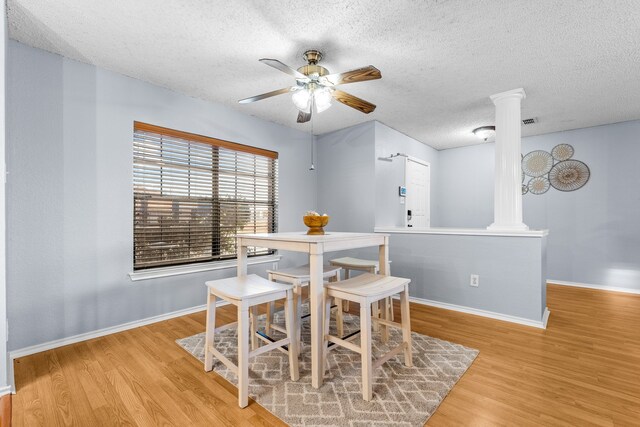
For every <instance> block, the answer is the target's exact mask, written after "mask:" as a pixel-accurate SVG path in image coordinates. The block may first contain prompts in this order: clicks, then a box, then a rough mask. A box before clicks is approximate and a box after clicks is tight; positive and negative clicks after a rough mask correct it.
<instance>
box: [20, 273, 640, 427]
mask: <svg viewBox="0 0 640 427" xmlns="http://www.w3.org/2000/svg"><path fill="white" fill-rule="evenodd" d="M547 289H548V292H547V303H548V305H549V308H550V310H551V318H550V320H549V325H548V329H547V330H539V329H535V328H530V327H526V326H522V325H516V324H511V323H506V322H501V321H497V320H493V319H487V318H482V317H478V316H473V315H468V314H463V313H459V312H453V311H449V310H444V309H439V308H434V307H427V306H423V305H418V304H412V305H411V321H412V329H413V330H414V331H416V332H419V333H422V334H426V335H430V336H432V337H435V338H439V339H443V340H447V341H453V342H456V343H458V344H462V345H466V346H469V347H473V348H477V349H479V350H480V355H479V356H478V358H477V359H476V361H475V362H474V363H473V365H472V366H471V367H470V369H469V370H468V371H467V373H466V374H465V375H464V376H463V377H462V379H461V380H460V381H459V383H458V384H456V386H455V387H454V389H453V390H452V391H451V393H450V394H449V395H448V396H447V397H446V398H445V399H444V401H443V402H442V404H441V405H440V407H439V408H438V410H437V411H436V412H435V414H434V415H433V416H432V417H431V419H430V420H429V421H428V423H427V424H428V425H430V426H469V425H472V426H519V427H520V426H524V427H527V426H538V425H544V426H576V425H579V426H591V425H592V426H613V425H615V426H618V425H621V426H627V425H628V426H634V425H635V426H638V425H640V422H638V421H639V420H640V332H639V331H640V296H637V295H628V294H620V293H612V292H603V291H597V290H590V289H580V288H570V287H564V286H554V285H549V286H548V288H547ZM396 308H397V309H396V310H395V312H396V315H397V316H398V318H399V317H400V316H399V313H400V310H399V308H398V306H397V305H396ZM351 310H352V312H357V310H358V307H357V305H356V304H352V307H351ZM216 314H217V319H216V320H217V323H218V326H220V325H222V324H224V323H228V322H233V321H235V318H236V313H235V310H234V308H233V307H230V306H227V307H221V308H220V309H219V310H218V311H217V313H216ZM204 325H205V313H204V312H198V313H193V314H189V315H187V316H183V317H181V318H176V319H171V320H167V321H163V322H159V323H155V324H151V325H147V326H144V327H141V328H136V329H133V330H130V331H125V332H121V333H119V334H114V335H110V336H106V337H102V338H96V339H93V340H90V341H86V342H81V343H78V344H73V345H71V346H67V347H63V348H59V349H55V350H50V351H48V352H43V353H39V354H35V355H32V356H28V357H23V358H20V359H18V360H16V361H15V364H14V369H15V376H16V386H17V389H18V393H17V394H16V396H14V399H13V422H14V425H16V426H39V425H42V426H51V425H54V426H55V425H68V424H74V423H75V424H79V425H99V426H101V425H104V426H113V425H131V426H146V425H154V426H155V425H176V426H179V425H193V426H209V425H220V426H266V425H268V426H273V425H284V423H282V421H281V420H279V419H278V418H276V417H275V416H274V415H273V414H271V413H269V412H268V411H267V410H266V409H264V408H263V407H261V406H260V405H258V404H257V403H256V402H253V401H250V404H249V406H248V407H247V408H245V409H240V408H239V407H238V405H237V389H236V388H235V386H233V385H232V384H231V383H229V382H228V381H226V380H225V379H224V378H222V377H220V376H219V375H217V374H215V373H214V372H208V373H205V372H204V369H203V367H202V363H201V362H199V361H198V360H196V359H195V358H193V357H191V356H190V355H188V354H187V353H186V352H185V351H184V350H182V349H181V348H180V347H178V346H177V345H176V343H175V340H176V339H178V338H183V337H185V336H189V335H193V334H196V333H199V332H202V331H204ZM89 412H91V414H89Z"/></svg>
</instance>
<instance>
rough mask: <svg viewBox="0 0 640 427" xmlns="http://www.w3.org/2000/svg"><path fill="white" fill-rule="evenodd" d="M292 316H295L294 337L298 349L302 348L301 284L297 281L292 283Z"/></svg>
mask: <svg viewBox="0 0 640 427" xmlns="http://www.w3.org/2000/svg"><path fill="white" fill-rule="evenodd" d="M293 299H294V301H293V316H294V317H295V318H296V329H295V332H296V338H297V340H298V351H300V349H302V284H301V283H299V282H296V283H294V285H293Z"/></svg>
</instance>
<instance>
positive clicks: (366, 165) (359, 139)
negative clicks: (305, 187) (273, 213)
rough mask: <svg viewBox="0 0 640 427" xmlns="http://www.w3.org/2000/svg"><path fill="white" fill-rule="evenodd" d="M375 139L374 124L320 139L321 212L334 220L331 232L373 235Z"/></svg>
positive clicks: (353, 127)
mask: <svg viewBox="0 0 640 427" xmlns="http://www.w3.org/2000/svg"><path fill="white" fill-rule="evenodd" d="M374 138H375V122H366V123H362V124H360V125H357V126H352V127H349V128H346V129H341V130H338V131H335V132H331V133H327V134H324V135H320V136H318V137H317V152H318V165H317V174H318V187H317V194H318V209H319V210H320V214H322V213H327V214H328V215H329V216H330V217H331V219H330V221H329V224H328V226H327V227H326V229H327V230H329V231H331V230H332V231H355V232H366V233H372V232H373V228H374V225H375V207H376V205H375V187H374V182H375V168H374V155H375V143H374ZM303 213H304V211H303V212H300V214H303Z"/></svg>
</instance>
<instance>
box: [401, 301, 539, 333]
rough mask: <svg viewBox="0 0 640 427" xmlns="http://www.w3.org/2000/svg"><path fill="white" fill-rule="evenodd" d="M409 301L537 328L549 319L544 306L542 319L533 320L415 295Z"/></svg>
mask: <svg viewBox="0 0 640 427" xmlns="http://www.w3.org/2000/svg"><path fill="white" fill-rule="evenodd" d="M409 301H411V302H415V303H417V304H422V305H428V306H431V307H438V308H444V309H446V310H453V311H459V312H461V313H467V314H474V315H476V316H482V317H488V318H491V319H496V320H502V321H505V322H511V323H518V324H520V325H525V326H532V327H534V328H539V329H546V328H547V320H548V319H549V314H550V311H549V309H548V308H547V307H545V309H544V313H543V314H542V319H541V320H540V321H535V320H531V319H525V318H524V317H517V316H510V315H508V314H501V313H496V312H494V311H487V310H481V309H479V308H471V307H465V306H462V305H456V304H449V303H446V302H440V301H433V300H428V299H423V298H417V297H409Z"/></svg>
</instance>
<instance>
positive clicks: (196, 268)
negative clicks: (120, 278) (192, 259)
mask: <svg viewBox="0 0 640 427" xmlns="http://www.w3.org/2000/svg"><path fill="white" fill-rule="evenodd" d="M281 258H282V256H280V255H277V254H276V255H263V256H257V257H252V258H249V259H248V264H249V265H255V264H266V263H269V262H278V261H280V259H281ZM237 266H238V261H237V260H235V259H232V260H228V261H213V262H207V263H201V264H189V265H180V266H175V267H161V268H150V269H148V270H142V271H133V272H131V273H129V278H130V279H131V281H132V282H137V281H139V280H148V279H158V278H160V277H170V276H178V275H181V274H190V273H200V272H203V271H211V270H224V269H227V268H236V267H237Z"/></svg>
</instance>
